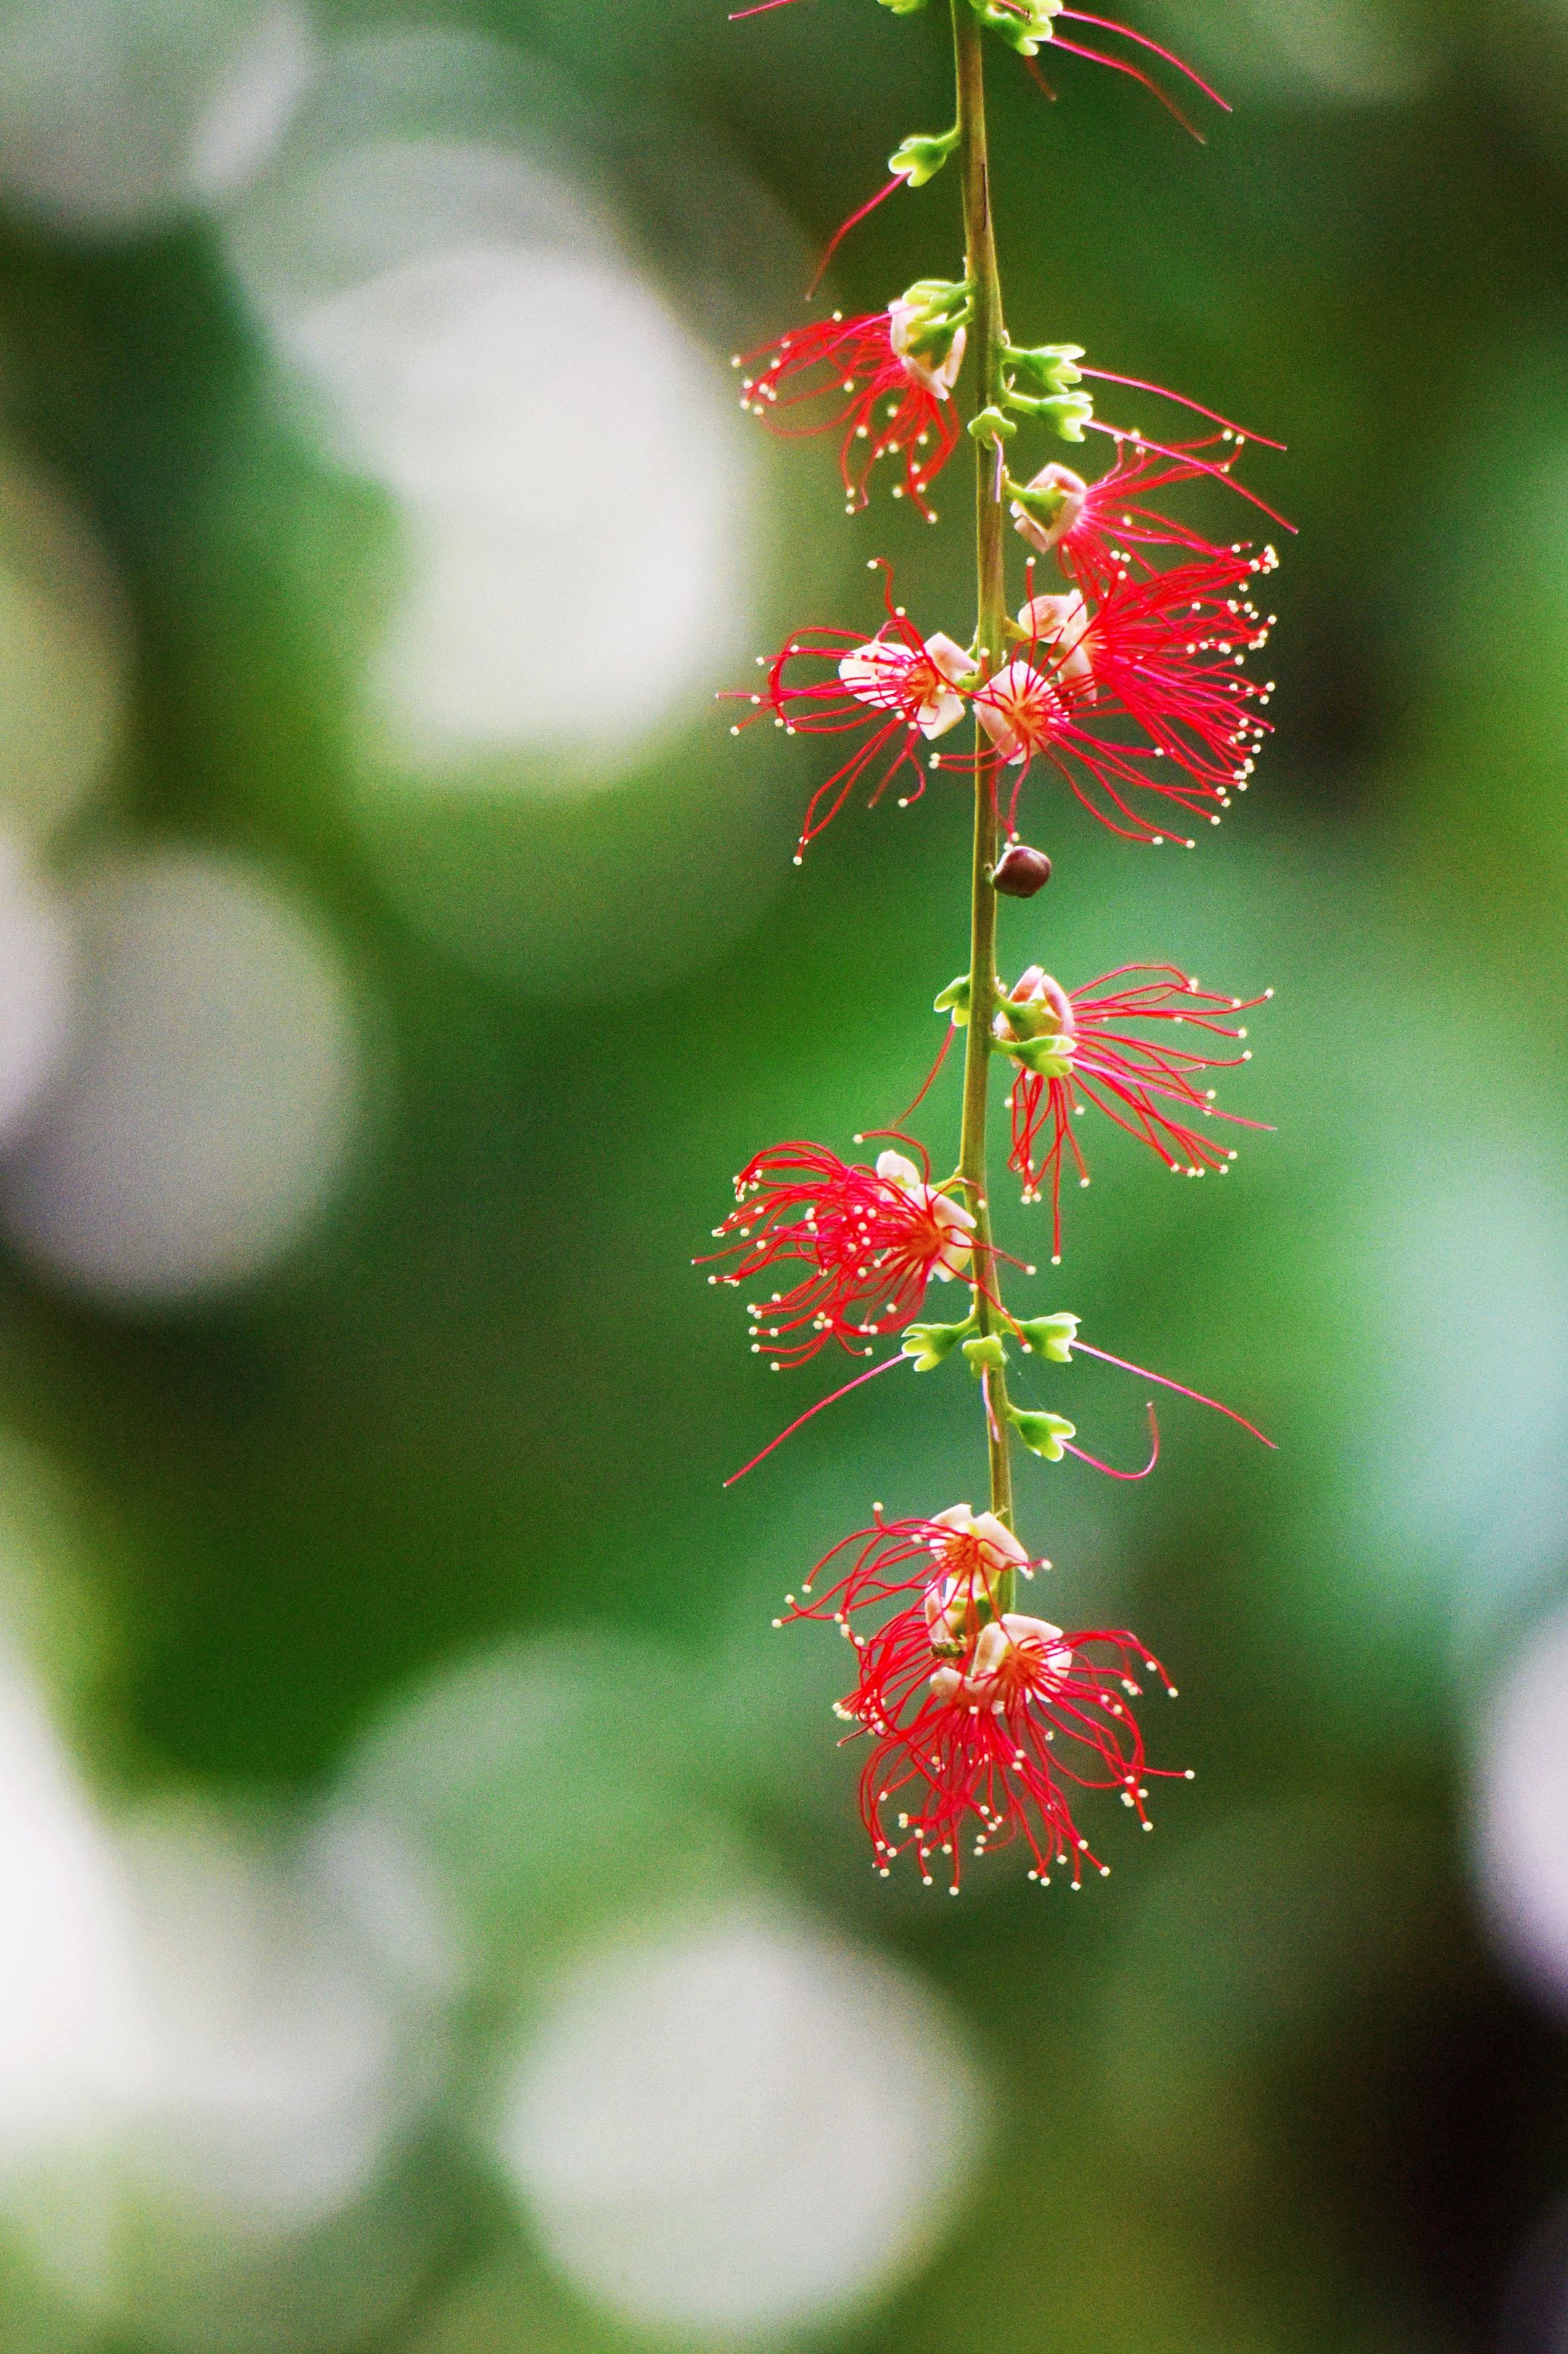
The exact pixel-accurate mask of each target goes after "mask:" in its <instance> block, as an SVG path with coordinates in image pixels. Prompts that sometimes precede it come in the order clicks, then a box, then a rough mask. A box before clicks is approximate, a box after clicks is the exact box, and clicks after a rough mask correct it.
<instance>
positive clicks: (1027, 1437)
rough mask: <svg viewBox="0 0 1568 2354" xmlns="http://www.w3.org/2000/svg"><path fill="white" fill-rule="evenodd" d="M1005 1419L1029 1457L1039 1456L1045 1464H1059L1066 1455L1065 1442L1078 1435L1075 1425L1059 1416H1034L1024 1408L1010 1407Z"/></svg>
mask: <svg viewBox="0 0 1568 2354" xmlns="http://www.w3.org/2000/svg"><path fill="white" fill-rule="evenodd" d="M1007 1418H1008V1420H1009V1422H1011V1423H1012V1426H1013V1428H1014V1430H1016V1431H1017V1433H1018V1436H1019V1437H1020V1438H1022V1441H1023V1444H1024V1445H1025V1447H1028V1449H1029V1451H1030V1453H1031V1455H1038V1456H1040V1457H1041V1458H1043V1460H1044V1461H1045V1462H1047V1463H1060V1461H1061V1460H1062V1458H1063V1456H1064V1455H1065V1453H1066V1442H1067V1440H1068V1439H1069V1438H1075V1437H1077V1435H1078V1429H1077V1425H1076V1423H1072V1422H1069V1421H1068V1420H1067V1419H1066V1417H1065V1416H1064V1415H1060V1414H1036V1413H1033V1412H1032V1411H1031V1410H1030V1409H1029V1408H1028V1407H1026V1406H1019V1405H1015V1406H1010V1407H1009V1408H1008V1415H1007Z"/></svg>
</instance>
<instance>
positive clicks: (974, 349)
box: [952, 0, 1012, 1609]
mask: <svg viewBox="0 0 1568 2354" xmlns="http://www.w3.org/2000/svg"><path fill="white" fill-rule="evenodd" d="M952 11H953V48H954V55H955V58H956V61H957V67H958V83H959V133H960V136H961V141H962V164H963V186H964V238H965V243H966V246H967V249H968V261H967V264H966V270H965V274H966V276H967V277H968V278H969V280H970V281H971V282H972V284H973V286H974V290H975V292H974V323H973V327H972V329H971V336H972V341H971V345H970V350H971V353H972V355H973V359H974V365H975V372H976V381H977V383H978V385H979V388H980V389H979V395H978V398H977V402H976V406H977V408H986V407H988V406H990V405H991V404H992V403H996V404H998V405H1000V395H1001V358H1002V353H1003V351H1004V349H1005V346H1006V330H1005V328H1004V326H1003V323H1002V313H1001V277H1000V275H999V273H998V270H997V260H996V234H995V228H994V224H993V222H992V219H991V170H990V160H989V157H988V154H987V150H986V132H985V53H984V47H983V43H984V35H983V33H982V31H981V28H980V21H979V19H978V18H977V17H976V16H975V13H974V10H973V8H972V7H971V6H970V5H969V0H952ZM975 458H976V482H975V543H976V549H977V557H978V565H979V588H980V621H979V631H978V638H979V644H980V663H981V667H982V668H983V669H984V670H985V671H986V673H988V674H989V673H991V671H992V670H994V669H995V668H996V667H997V666H998V664H999V663H1000V662H1001V656H1002V654H1003V652H1004V647H1005V641H1004V625H1005V621H1006V616H1007V577H1006V569H1005V566H1004V563H1003V557H1002V546H1003V542H1002V525H1003V510H1002V504H1001V495H1000V488H999V481H998V477H999V474H1000V472H1001V470H1000V468H999V467H998V465H997V461H996V452H995V451H994V449H992V448H991V446H990V445H989V444H987V443H986V442H983V441H977V442H976V444H975ZM975 748H976V752H977V755H978V756H979V758H978V760H977V767H976V771H975V829H974V865H973V873H972V876H971V887H970V900H969V909H970V912H969V1029H968V1033H967V1037H966V1044H965V1054H964V1125H963V1141H962V1145H961V1147H960V1153H959V1173H960V1175H961V1176H962V1177H963V1178H964V1180H965V1182H966V1184H967V1186H968V1189H969V1190H968V1199H969V1207H970V1208H971V1209H972V1211H973V1212H974V1214H975V1219H976V1229H975V1242H974V1273H975V1278H976V1282H975V1288H974V1309H975V1319H976V1321H977V1322H978V1324H979V1326H980V1331H982V1332H990V1331H991V1328H992V1324H993V1321H994V1318H995V1311H994V1310H993V1309H992V1307H991V1300H990V1299H988V1298H987V1297H986V1293H987V1292H988V1291H989V1292H990V1293H991V1295H992V1297H993V1298H1000V1296H1001V1294H1000V1287H999V1284H998V1281H997V1266H996V1254H995V1246H994V1244H993V1242H992V1239H991V1204H990V1194H989V1192H988V1189H987V1182H986V1128H987V1115H988V1112H989V1109H990V1097H991V1021H992V1017H993V1015H994V1013H995V1011H996V1003H997V994H998V992H997V979H996V894H995V892H994V891H993V890H992V889H991V869H992V868H993V867H994V865H995V864H996V855H997V833H998V826H997V815H996V801H995V790H994V778H993V770H992V769H991V764H990V762H989V761H988V760H987V759H986V758H985V757H984V755H985V753H986V751H987V748H988V747H987V738H986V736H985V732H984V730H983V728H981V727H980V726H978V724H977V726H976V729H975ZM982 1287H983V1288H982ZM983 1387H984V1392H985V1403H986V1409H987V1412H986V1421H987V1430H986V1437H987V1444H988V1447H989V1449H990V1456H991V1511H993V1512H994V1513H995V1514H996V1515H997V1518H998V1519H999V1520H1001V1521H1003V1522H1005V1523H1006V1524H1007V1526H1008V1527H1009V1528H1011V1527H1012V1454H1011V1447H1012V1429H1011V1426H1010V1425H1009V1423H1008V1419H1007V1376H1006V1374H1005V1373H1002V1372H1001V1370H1000V1369H999V1370H998V1371H997V1372H995V1373H991V1374H990V1375H989V1376H988V1378H987V1380H986V1382H985V1384H984V1385H983ZM1007 1582H1008V1585H1010V1586H1011V1584H1012V1578H1011V1575H1010V1576H1009V1578H1008V1581H1007ZM1001 1606H1002V1607H1003V1608H1004V1609H1006V1608H1011V1607H1012V1596H1011V1594H1007V1595H1004V1596H1002V1597H1001Z"/></svg>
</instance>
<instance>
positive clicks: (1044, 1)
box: [969, 0, 1064, 58]
mask: <svg viewBox="0 0 1568 2354" xmlns="http://www.w3.org/2000/svg"><path fill="white" fill-rule="evenodd" d="M969 5H970V7H971V8H973V10H974V12H975V15H976V16H978V17H979V18H980V23H981V24H982V25H988V26H989V27H991V31H992V32H993V33H1000V34H1001V37H1002V39H1003V40H1004V41H1005V42H1006V43H1007V44H1008V46H1009V48H1014V49H1016V50H1017V51H1018V53H1019V55H1020V56H1021V57H1025V58H1032V57H1033V56H1034V55H1035V54H1036V52H1037V51H1038V49H1039V48H1040V45H1041V43H1042V42H1043V41H1048V40H1049V39H1050V38H1051V36H1052V33H1053V32H1054V29H1055V28H1054V23H1053V19H1054V17H1056V16H1060V15H1061V13H1062V8H1063V5H1064V0H969Z"/></svg>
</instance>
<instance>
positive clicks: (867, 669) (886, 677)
mask: <svg viewBox="0 0 1568 2354" xmlns="http://www.w3.org/2000/svg"><path fill="white" fill-rule="evenodd" d="M914 659H915V657H914V655H913V654H912V653H911V652H909V649H908V648H907V646H898V645H890V644H889V643H888V642H887V641H886V639H885V638H873V639H871V640H870V642H868V643H867V644H865V645H863V646H855V647H853V648H852V650H851V651H850V652H848V653H847V654H845V655H844V657H843V659H842V662H841V663H840V664H839V676H840V678H841V679H842V682H843V684H844V685H845V686H847V687H848V689H849V691H850V693H851V694H852V695H853V696H854V698H855V700H856V702H857V703H868V704H869V705H871V707H872V709H873V710H874V711H896V710H897V709H898V707H899V705H900V704H901V703H902V701H903V699H904V692H905V681H906V676H907V673H908V670H909V665H910V663H912V662H913V661H914Z"/></svg>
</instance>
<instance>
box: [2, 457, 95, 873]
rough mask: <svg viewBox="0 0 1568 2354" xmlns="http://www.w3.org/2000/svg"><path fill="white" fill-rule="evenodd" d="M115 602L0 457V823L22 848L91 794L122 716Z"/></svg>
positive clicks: (33, 476)
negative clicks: (23, 840) (19, 837)
mask: <svg viewBox="0 0 1568 2354" xmlns="http://www.w3.org/2000/svg"><path fill="white" fill-rule="evenodd" d="M125 674H126V645H125V627H124V619H123V614H122V607H121V600H120V597H119V593H118V590H117V588H116V586H115V583H114V580H113V578H112V576H111V572H110V568H109V566H108V563H107V561H106V559H105V557H104V556H103V553H102V551H101V548H100V547H99V546H98V543H97V541H96V539H95V538H94V536H93V535H92V533H91V532H90V530H89V529H88V527H87V525H86V524H85V523H83V521H82V520H81V518H80V517H79V515H78V514H76V513H75V511H74V509H73V508H72V507H71V505H70V504H69V502H68V501H67V500H66V499H65V497H64V496H63V495H62V493H60V491H59V490H58V488H57V487H56V485H55V484H54V482H52V481H51V480H50V479H49V477H48V475H46V474H44V473H43V472H40V471H39V470H38V469H37V467H35V466H33V465H31V464H29V463H27V462H26V461H24V460H22V459H20V458H18V457H16V455H15V454H14V453H12V452H10V451H4V450H0V818H4V820H5V822H6V823H8V824H10V825H11V826H13V827H15V828H16V829H18V830H20V831H21V832H24V833H26V835H28V836H29V837H33V836H38V835H42V834H45V833H47V832H49V831H51V830H52V829H53V828H55V827H57V826H58V825H60V824H62V823H63V822H65V821H66V820H68V819H69V818H72V817H74V816H75V815H76V814H77V813H78V811H79V810H80V809H81V807H82V806H83V804H84V803H85V802H87V801H89V800H90V798H91V796H92V794H93V792H94V791H95V790H97V788H98V787H99V786H100V785H101V782H102V779H103V778H104V775H105V773H106V771H107V769H108V768H109V766H110V763H111V759H112V758H113V756H114V753H115V750H116V748H117V747H118V744H119V740H120V735H121V730H122V722H123V717H124V705H125Z"/></svg>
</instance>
